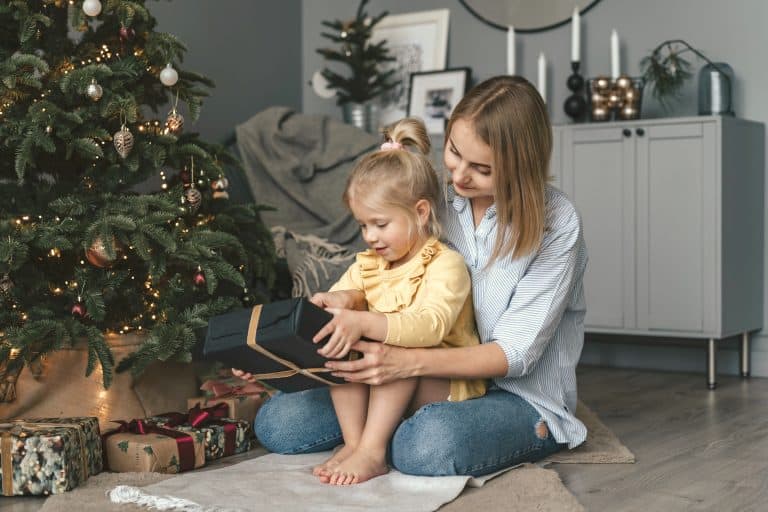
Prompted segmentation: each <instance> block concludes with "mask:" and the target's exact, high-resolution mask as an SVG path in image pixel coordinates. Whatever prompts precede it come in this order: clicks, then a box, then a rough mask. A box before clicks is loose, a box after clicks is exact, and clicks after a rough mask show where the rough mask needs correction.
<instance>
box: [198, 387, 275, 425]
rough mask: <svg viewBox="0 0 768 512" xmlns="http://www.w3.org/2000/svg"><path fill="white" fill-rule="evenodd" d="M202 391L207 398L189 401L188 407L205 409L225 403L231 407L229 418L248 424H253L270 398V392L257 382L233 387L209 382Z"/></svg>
mask: <svg viewBox="0 0 768 512" xmlns="http://www.w3.org/2000/svg"><path fill="white" fill-rule="evenodd" d="M200 389H201V390H203V391H205V392H206V396H202V397H195V398H190V399H188V400H187V407H189V408H190V409H192V408H193V407H194V406H195V405H199V406H200V407H203V408H204V407H211V406H214V405H218V404H221V403H225V404H227V405H228V406H229V418H231V419H233V420H243V421H247V422H248V423H253V420H254V419H255V418H256V413H257V412H258V411H259V408H260V407H261V405H262V404H263V403H264V401H265V400H266V399H267V398H269V390H268V389H267V388H266V387H264V386H263V385H262V384H259V383H257V382H254V383H245V384H243V385H234V386H233V385H231V384H229V383H227V382H224V381H219V380H207V381H205V382H204V383H203V385H202V386H200Z"/></svg>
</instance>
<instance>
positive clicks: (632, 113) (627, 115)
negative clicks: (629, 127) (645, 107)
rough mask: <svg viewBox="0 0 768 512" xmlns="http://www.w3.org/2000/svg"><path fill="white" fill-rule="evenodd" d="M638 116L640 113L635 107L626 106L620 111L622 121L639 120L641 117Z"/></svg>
mask: <svg viewBox="0 0 768 512" xmlns="http://www.w3.org/2000/svg"><path fill="white" fill-rule="evenodd" d="M638 114H639V112H638V110H637V108H636V107H635V106H634V105H624V107H622V109H621V110H619V117H620V118H621V119H637V118H638V117H639V115H638Z"/></svg>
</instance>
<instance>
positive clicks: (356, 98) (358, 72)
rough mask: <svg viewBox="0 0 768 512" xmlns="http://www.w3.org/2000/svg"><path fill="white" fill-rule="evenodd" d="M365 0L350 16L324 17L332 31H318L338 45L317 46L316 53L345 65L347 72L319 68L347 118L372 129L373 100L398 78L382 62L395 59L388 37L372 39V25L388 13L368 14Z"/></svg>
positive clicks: (361, 126) (396, 82)
mask: <svg viewBox="0 0 768 512" xmlns="http://www.w3.org/2000/svg"><path fill="white" fill-rule="evenodd" d="M367 3H368V0H361V2H360V5H359V6H358V8H357V13H356V15H355V18H354V19H353V20H348V21H342V20H335V21H332V22H331V21H323V22H322V23H323V25H325V26H326V27H328V28H330V29H332V30H334V33H329V32H323V33H322V34H321V35H322V36H323V37H324V38H326V39H329V40H331V41H332V42H334V43H335V44H337V45H339V46H340V47H339V48H320V49H318V50H317V53H319V54H320V55H322V56H323V57H324V58H325V59H326V60H327V61H329V62H338V63H340V64H343V65H345V66H346V67H347V68H348V73H346V74H341V73H338V72H336V71H333V70H331V69H329V68H324V69H323V70H322V71H321V75H322V77H323V78H324V79H325V80H326V81H327V85H326V87H327V88H329V89H332V90H335V91H336V103H337V104H338V105H340V106H341V107H342V111H343V112H344V117H345V121H346V122H351V123H352V124H354V125H355V126H358V127H359V128H363V129H367V130H368V131H375V130H376V128H377V126H374V125H375V122H376V119H375V112H374V111H375V105H374V104H373V103H372V100H375V99H376V98H378V97H379V96H381V95H382V94H384V93H385V92H387V91H389V90H391V89H393V88H395V87H397V86H398V85H399V84H400V81H399V80H394V79H393V75H394V74H395V71H396V70H394V69H389V70H383V69H382V65H383V64H385V63H387V62H392V61H394V60H395V58H394V57H392V56H391V55H390V54H389V50H388V49H387V45H386V44H387V41H386V40H383V41H379V42H378V43H372V42H371V36H372V35H373V28H374V27H375V26H376V24H378V23H379V22H380V21H381V20H382V19H383V18H384V17H385V16H386V15H387V14H388V13H387V12H386V11H385V12H383V13H381V14H379V15H378V16H374V17H371V16H368V14H367V13H366V12H365V10H364V9H365V5H366V4H367Z"/></svg>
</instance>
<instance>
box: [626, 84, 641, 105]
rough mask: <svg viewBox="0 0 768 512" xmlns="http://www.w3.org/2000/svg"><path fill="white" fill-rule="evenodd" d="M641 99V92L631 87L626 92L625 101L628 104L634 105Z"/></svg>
mask: <svg viewBox="0 0 768 512" xmlns="http://www.w3.org/2000/svg"><path fill="white" fill-rule="evenodd" d="M639 99H640V91H639V90H637V89H636V88H635V87H630V88H629V89H627V90H626V91H624V101H625V102H626V103H634V102H635V101H637V100H639Z"/></svg>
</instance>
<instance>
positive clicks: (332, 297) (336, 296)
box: [309, 290, 368, 311]
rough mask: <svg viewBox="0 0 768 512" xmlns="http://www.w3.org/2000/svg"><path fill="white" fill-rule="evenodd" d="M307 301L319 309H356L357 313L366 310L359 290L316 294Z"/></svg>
mask: <svg viewBox="0 0 768 512" xmlns="http://www.w3.org/2000/svg"><path fill="white" fill-rule="evenodd" d="M309 301H310V302H311V303H312V304H314V305H315V306H319V307H321V308H336V309H356V310H358V311H366V310H367V309H368V303H367V302H366V301H365V295H364V294H363V292H361V291H359V290H341V291H336V292H322V293H316V294H314V295H313V296H312V298H311V299H309Z"/></svg>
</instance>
